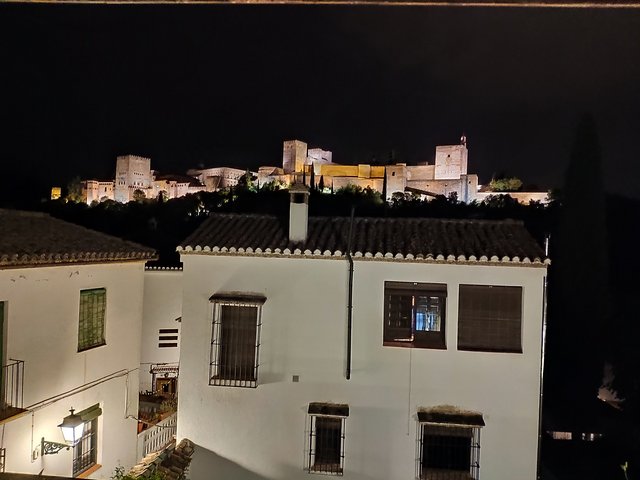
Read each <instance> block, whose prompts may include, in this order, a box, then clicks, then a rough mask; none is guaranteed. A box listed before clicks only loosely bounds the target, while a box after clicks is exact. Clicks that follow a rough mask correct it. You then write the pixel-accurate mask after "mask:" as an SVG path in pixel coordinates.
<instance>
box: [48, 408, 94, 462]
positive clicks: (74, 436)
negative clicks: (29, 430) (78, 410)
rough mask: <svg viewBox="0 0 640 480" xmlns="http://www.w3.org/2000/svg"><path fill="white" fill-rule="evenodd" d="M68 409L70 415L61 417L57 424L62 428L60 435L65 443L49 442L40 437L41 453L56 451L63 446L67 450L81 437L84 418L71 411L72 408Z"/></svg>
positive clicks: (49, 453)
mask: <svg viewBox="0 0 640 480" xmlns="http://www.w3.org/2000/svg"><path fill="white" fill-rule="evenodd" d="M69 411H70V412H71V415H67V416H66V417H64V418H63V419H62V423H61V424H60V425H58V426H59V427H60V430H62V436H63V438H64V441H65V443H58V442H49V441H47V440H45V439H44V437H42V445H41V452H42V455H51V454H54V453H58V452H59V451H60V450H62V449H63V448H66V449H67V450H68V449H69V448H71V447H73V446H74V445H75V444H76V443H78V442H79V441H80V439H81V438H82V434H83V433H84V420H82V417H81V416H80V415H76V414H74V413H73V408H72V409H71V410H69Z"/></svg>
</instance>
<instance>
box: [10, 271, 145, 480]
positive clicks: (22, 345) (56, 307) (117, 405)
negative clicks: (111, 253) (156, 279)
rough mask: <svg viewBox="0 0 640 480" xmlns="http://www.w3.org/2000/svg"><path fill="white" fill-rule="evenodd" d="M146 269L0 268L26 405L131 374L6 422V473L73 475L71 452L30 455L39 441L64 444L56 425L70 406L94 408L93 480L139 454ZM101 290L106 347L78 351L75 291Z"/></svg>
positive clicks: (12, 352)
mask: <svg viewBox="0 0 640 480" xmlns="http://www.w3.org/2000/svg"><path fill="white" fill-rule="evenodd" d="M143 279H144V266H143V263H142V262H136V263H119V264H95V265H73V266H56V267H40V268H22V269H8V270H6V269H5V270H0V300H2V301H5V302H6V307H7V311H6V315H5V322H7V357H8V358H15V359H20V360H24V361H25V376H24V407H29V406H31V405H34V404H37V403H39V402H41V401H43V400H45V399H47V398H50V397H53V396H56V395H59V394H61V393H64V392H67V391H70V390H73V389H75V388H76V387H79V386H81V385H84V384H86V383H88V382H92V381H94V380H97V379H100V378H102V377H105V376H107V375H110V374H112V373H114V372H118V371H120V370H132V372H131V373H129V374H128V375H124V376H121V377H119V378H115V379H113V380H109V381H107V382H104V383H102V384H100V385H97V386H95V387H93V388H90V389H88V390H85V391H83V392H79V393H76V394H74V395H72V396H70V397H68V398H64V399H62V400H60V401H58V402H56V403H53V404H51V405H49V406H46V407H44V408H40V409H37V410H36V411H34V412H33V413H32V414H31V413H30V414H27V415H26V416H23V417H21V418H19V419H16V420H13V421H10V422H7V423H5V424H4V426H3V427H1V428H3V429H4V431H3V433H4V435H3V437H0V438H2V442H3V445H2V446H4V447H5V448H6V455H7V458H6V471H11V472H24V473H38V472H40V471H41V470H43V469H44V474H45V475H63V476H71V473H72V451H71V450H63V451H61V452H60V453H58V454H56V455H47V456H45V457H42V456H40V455H39V456H38V458H36V459H33V458H32V452H33V451H34V450H38V451H39V445H40V439H41V438H42V437H44V438H45V439H46V440H49V441H55V442H62V441H63V438H62V433H61V432H60V429H59V428H58V427H57V425H58V424H59V423H60V422H61V421H62V419H63V417H65V416H66V415H68V414H69V408H71V407H73V408H75V409H76V411H79V410H83V409H85V408H87V407H90V406H92V405H94V404H96V403H99V404H100V406H101V408H102V415H101V416H100V418H99V421H98V454H97V455H98V463H99V464H101V465H102V468H100V469H99V470H97V471H96V472H95V473H94V474H93V475H91V478H105V479H107V478H109V477H110V476H111V475H112V474H113V471H114V469H115V467H116V466H118V465H123V466H125V467H127V468H128V467H130V466H132V465H133V464H134V463H135V462H136V461H137V459H136V458H135V457H136V428H137V422H136V420H134V419H127V418H125V417H126V416H127V415H129V414H130V415H137V406H138V400H137V392H138V383H139V380H138V371H137V368H138V367H139V365H140V332H141V325H142V294H143V281H144V280H143ZM100 287H104V288H106V291H107V293H106V298H107V305H106V319H105V328H106V332H105V335H106V345H104V346H101V347H97V348H93V349H91V350H87V351H84V352H80V353H78V352H77V347H78V316H79V312H78V311H79V302H80V290H83V289H89V288H100Z"/></svg>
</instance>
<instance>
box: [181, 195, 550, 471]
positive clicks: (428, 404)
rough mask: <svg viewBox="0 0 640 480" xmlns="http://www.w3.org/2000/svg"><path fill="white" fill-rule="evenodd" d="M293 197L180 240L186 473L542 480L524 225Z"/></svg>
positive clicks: (536, 296) (531, 278) (533, 305)
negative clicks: (327, 208)
mask: <svg viewBox="0 0 640 480" xmlns="http://www.w3.org/2000/svg"><path fill="white" fill-rule="evenodd" d="M291 197H292V203H291V212H290V218H289V222H288V223H287V220H286V219H280V218H276V217H268V216H257V215H213V216H211V217H210V218H209V219H208V220H207V221H206V222H205V223H204V224H202V226H201V227H200V228H199V229H198V230H197V231H196V232H194V234H192V235H191V236H190V237H189V238H188V239H187V240H185V241H184V242H183V244H182V245H181V246H179V247H178V250H179V251H180V253H181V260H182V261H183V264H184V272H183V292H184V296H183V310H182V324H181V354H180V369H181V371H180V379H179V388H178V392H179V405H180V407H179V409H178V438H183V437H187V438H189V439H190V440H192V441H193V442H194V443H195V444H196V445H197V446H198V450H197V452H196V455H195V457H194V461H193V463H192V467H191V478H193V479H194V480H198V479H203V478H213V476H214V474H215V476H216V478H225V479H256V480H257V479H296V478H300V479H302V478H309V477H308V474H309V473H311V474H329V475H342V476H344V477H348V478H351V479H381V480H382V479H385V480H386V479H414V478H420V479H434V480H435V479H456V480H457V479H479V478H482V479H485V480H502V479H504V480H507V479H518V480H533V479H534V478H536V460H537V449H538V444H537V439H538V420H539V413H538V412H539V394H540V367H541V332H542V322H543V295H544V286H543V284H544V278H545V275H546V263H547V262H546V260H545V258H544V253H543V251H542V250H541V248H540V247H539V245H538V244H537V243H536V242H535V241H534V240H533V238H532V237H531V236H530V235H529V233H528V232H527V231H526V229H525V228H524V226H523V225H522V224H521V223H518V222H513V221H478V220H438V219H424V218H423V219H399V218H398V219H392V218H375V219H374V218H355V219H354V220H353V221H350V219H348V218H309V219H307V198H308V196H307V194H306V192H305V191H304V190H299V189H294V190H293V191H292V194H291ZM350 232H351V233H350ZM347 252H352V255H348V254H347Z"/></svg>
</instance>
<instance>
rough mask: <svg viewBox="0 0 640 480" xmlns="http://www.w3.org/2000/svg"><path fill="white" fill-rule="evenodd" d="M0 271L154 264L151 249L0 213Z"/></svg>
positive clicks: (36, 217)
mask: <svg viewBox="0 0 640 480" xmlns="http://www.w3.org/2000/svg"><path fill="white" fill-rule="evenodd" d="M0 229H1V231H2V234H1V235H0V268H2V267H16V266H35V265H52V264H69V263H96V262H122V261H141V260H153V259H155V258H156V254H155V251H154V250H153V249H151V248H148V247H144V246H142V245H138V244H136V243H133V242H128V241H126V240H122V239H120V238H117V237H112V236H110V235H106V234H104V233H100V232H96V231H94V230H89V229H88V228H85V227H81V226H79V225H74V224H72V223H68V222H65V221H63V220H59V219H57V218H53V217H50V216H49V215H47V214H44V213H38V212H23V211H18V210H4V209H0Z"/></svg>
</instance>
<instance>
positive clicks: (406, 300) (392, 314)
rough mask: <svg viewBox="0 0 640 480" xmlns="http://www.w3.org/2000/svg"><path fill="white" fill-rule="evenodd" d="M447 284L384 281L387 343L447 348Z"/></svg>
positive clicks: (385, 336) (385, 334)
mask: <svg viewBox="0 0 640 480" xmlns="http://www.w3.org/2000/svg"><path fill="white" fill-rule="evenodd" d="M446 301H447V286H446V285H445V284H438V283H417V282H384V341H383V344H384V345H386V346H400V347H418V348H438V349H445V348H446V341H445V311H446Z"/></svg>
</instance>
